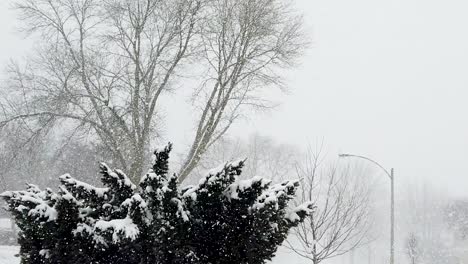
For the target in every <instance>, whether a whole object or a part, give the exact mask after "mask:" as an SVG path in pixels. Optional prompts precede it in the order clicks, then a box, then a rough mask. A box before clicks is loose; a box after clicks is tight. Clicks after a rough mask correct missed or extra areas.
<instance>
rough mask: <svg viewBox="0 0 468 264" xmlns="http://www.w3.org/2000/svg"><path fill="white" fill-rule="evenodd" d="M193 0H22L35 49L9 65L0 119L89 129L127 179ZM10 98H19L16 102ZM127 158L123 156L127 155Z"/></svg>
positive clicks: (179, 48)
mask: <svg viewBox="0 0 468 264" xmlns="http://www.w3.org/2000/svg"><path fill="white" fill-rule="evenodd" d="M200 7H201V2H200V1H199V0H177V1H149V0H148V1H145V0H136V1H128V0H109V1H97V0H57V1H48V0H23V1H19V2H18V3H17V5H16V8H17V9H18V10H19V11H20V12H21V15H22V19H23V20H24V21H26V22H27V24H26V26H25V29H26V30H28V31H29V32H31V33H39V36H40V37H39V39H40V40H41V41H42V43H41V44H42V45H41V48H39V49H38V51H37V53H36V55H35V56H34V58H33V59H32V60H30V61H29V65H28V67H27V68H26V69H25V70H21V69H20V68H19V67H16V66H12V67H10V70H11V71H10V72H11V76H12V78H11V83H10V86H9V90H10V92H11V94H13V93H16V94H17V95H19V96H16V97H15V99H16V100H15V101H12V100H5V102H4V106H5V107H4V108H3V109H7V111H8V113H7V116H8V117H7V118H6V120H5V121H4V122H3V123H4V124H5V123H8V122H11V121H15V120H16V121H23V120H27V121H34V122H35V125H36V126H37V129H38V130H41V129H42V128H43V127H50V126H53V125H54V124H56V123H60V124H63V120H67V121H69V124H70V125H73V126H75V129H77V130H81V131H90V132H91V133H93V134H94V136H95V137H96V138H97V139H98V140H99V141H100V142H102V143H103V144H104V145H105V146H106V147H107V150H108V152H109V155H112V156H113V157H114V159H115V160H116V161H117V162H118V164H119V166H121V167H122V168H123V169H125V170H126V171H128V172H129V173H130V175H131V177H132V178H135V177H139V176H140V175H141V172H142V164H143V159H144V155H145V154H146V152H147V150H146V149H145V147H146V146H147V145H148V143H149V139H150V135H151V134H152V132H154V129H155V123H154V119H155V114H156V105H157V102H158V99H159V98H160V95H161V93H162V92H164V91H166V90H168V89H169V83H170V81H171V78H172V77H173V75H174V72H175V71H176V69H177V68H178V67H180V65H181V63H182V62H183V61H184V59H186V57H187V56H188V55H187V53H188V52H189V51H190V48H191V46H190V45H189V44H190V43H191V42H190V41H191V40H192V38H193V37H194V35H195V31H194V28H195V22H196V20H197V19H198V14H199V10H200ZM17 98H21V101H19V100H18V99H17ZM128 160H129V161H128Z"/></svg>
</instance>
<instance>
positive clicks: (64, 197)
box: [2, 144, 313, 264]
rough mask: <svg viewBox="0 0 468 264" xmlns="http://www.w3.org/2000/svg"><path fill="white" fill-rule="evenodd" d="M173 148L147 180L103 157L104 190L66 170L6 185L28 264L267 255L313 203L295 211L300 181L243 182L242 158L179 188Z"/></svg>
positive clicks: (158, 154)
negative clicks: (51, 177) (50, 182)
mask: <svg viewBox="0 0 468 264" xmlns="http://www.w3.org/2000/svg"><path fill="white" fill-rule="evenodd" d="M170 151H171V144H168V145H167V146H166V147H164V148H159V149H158V150H157V151H155V160H154V164H153V167H152V168H151V169H150V170H149V172H148V173H147V174H146V175H144V176H143V177H142V178H141V181H140V183H139V187H137V186H136V185H134V184H133V183H132V182H131V181H130V180H129V178H128V177H127V176H126V175H125V174H124V173H123V172H122V171H120V170H111V169H110V168H109V167H108V166H107V165H106V164H104V163H103V164H101V167H100V169H101V174H102V182H103V184H104V186H105V187H104V188H98V187H95V186H92V185H90V184H87V183H84V182H81V181H79V180H76V179H75V178H73V177H71V176H70V175H68V174H67V175H63V176H61V177H60V181H61V183H62V185H61V186H60V190H59V191H58V192H57V193H55V192H53V191H52V190H50V189H46V190H40V189H39V188H38V187H37V186H35V185H28V188H27V189H26V190H25V191H14V192H11V191H8V192H4V193H3V194H2V197H3V198H4V199H5V200H6V201H7V202H8V205H9V209H10V211H11V212H12V213H13V215H14V216H15V218H16V222H17V224H18V226H19V228H20V230H21V232H20V236H19V243H20V245H21V252H20V253H21V254H20V255H21V258H22V261H23V262H22V263H213V264H215V263H223V264H224V263H235V264H239V263H264V262H265V261H266V260H269V259H271V258H272V257H273V256H274V254H275V251H276V250H277V247H278V246H279V245H280V244H281V243H282V242H283V241H284V239H285V238H286V235H287V233H288V231H289V229H290V228H291V227H293V226H296V225H297V224H298V223H299V222H300V221H302V220H303V219H304V218H305V217H306V216H307V215H309V214H310V213H311V211H312V209H313V206H312V204H311V203H307V204H304V205H301V206H299V207H296V208H292V209H288V201H290V200H291V199H292V198H293V197H294V194H295V191H296V189H297V187H298V186H299V182H298V181H284V182H282V183H279V184H272V183H271V181H269V180H266V179H264V178H261V177H254V178H252V179H250V180H238V177H239V175H240V174H241V171H242V167H243V165H244V162H243V161H238V162H231V163H226V164H225V165H224V166H222V167H220V168H219V169H217V170H214V171H212V172H210V173H209V174H208V175H207V176H206V177H205V178H203V179H201V180H200V182H199V183H198V184H197V185H195V186H188V187H185V188H183V189H180V188H179V186H178V181H177V176H176V175H169V174H168V170H169V168H168V159H169V153H170Z"/></svg>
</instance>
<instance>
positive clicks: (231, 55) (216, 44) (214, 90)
mask: <svg viewBox="0 0 468 264" xmlns="http://www.w3.org/2000/svg"><path fill="white" fill-rule="evenodd" d="M208 6H209V8H208V12H209V13H210V14H211V16H210V19H208V20H206V21H204V24H203V27H202V28H203V29H202V34H201V37H202V43H203V48H204V52H203V58H204V60H205V61H206V62H207V64H208V69H207V73H206V75H207V76H208V78H207V79H206V80H205V81H204V82H203V85H202V86H201V88H200V89H198V90H197V91H196V93H195V98H197V99H200V98H201V99H202V100H201V104H199V109H200V119H199V120H198V124H197V128H196V133H195V138H194V140H193V143H192V145H191V147H190V150H189V154H188V156H187V157H186V160H185V162H184V164H183V166H182V168H181V170H180V178H181V179H182V180H183V179H185V178H186V177H187V176H188V174H189V173H190V172H191V171H192V170H193V169H194V168H195V167H196V165H197V164H198V162H199V161H200V159H201V157H202V155H203V154H205V152H206V151H207V150H208V149H209V148H210V146H211V145H213V144H214V143H215V142H216V141H217V140H218V139H219V138H221V137H222V136H223V135H224V134H225V133H226V131H228V129H229V128H230V126H231V125H232V123H233V122H234V121H235V120H236V119H238V118H239V117H240V116H241V115H242V112H241V110H242V108H243V107H245V106H253V107H259V108H265V107H269V104H268V102H267V101H266V100H265V98H264V97H260V96H259V94H260V92H261V91H260V90H261V88H268V87H271V86H272V85H273V86H281V84H282V83H281V77H280V75H278V74H277V72H276V70H278V69H279V68H281V67H284V66H289V65H291V64H292V63H293V62H294V60H295V59H296V58H298V56H299V55H300V54H302V52H303V50H304V48H305V46H306V43H305V42H304V38H303V37H304V36H303V34H302V32H301V27H302V21H301V18H300V17H298V16H295V15H294V14H292V13H291V11H290V10H291V9H290V7H289V6H288V5H287V4H285V3H284V2H282V1H277V0H255V1H252V0H215V1H213V2H211V3H210V4H209V5H208Z"/></svg>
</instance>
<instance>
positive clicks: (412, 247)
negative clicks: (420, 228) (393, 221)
mask: <svg viewBox="0 0 468 264" xmlns="http://www.w3.org/2000/svg"><path fill="white" fill-rule="evenodd" d="M405 250H406V255H407V256H408V259H409V261H410V264H418V263H419V260H420V258H421V250H420V248H419V242H418V238H417V237H416V235H415V234H414V233H410V234H409V235H408V238H407V239H406V245H405Z"/></svg>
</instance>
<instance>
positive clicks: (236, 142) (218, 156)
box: [194, 133, 301, 181]
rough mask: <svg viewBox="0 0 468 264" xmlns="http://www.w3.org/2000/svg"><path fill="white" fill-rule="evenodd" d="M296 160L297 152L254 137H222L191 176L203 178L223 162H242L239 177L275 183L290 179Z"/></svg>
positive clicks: (265, 139) (285, 146) (256, 136)
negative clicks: (257, 177)
mask: <svg viewBox="0 0 468 264" xmlns="http://www.w3.org/2000/svg"><path fill="white" fill-rule="evenodd" d="M300 156H301V150H300V148H298V147H296V146H293V145H289V144H284V143H281V142H278V141H276V140H274V139H272V138H270V137H267V136H263V135H261V134H258V133H255V134H252V135H250V136H249V137H247V138H233V137H225V138H223V139H221V140H219V141H218V142H216V143H215V144H213V146H212V147H211V148H210V149H209V150H208V151H207V153H206V154H205V155H204V157H203V159H201V161H200V164H199V166H197V168H196V169H195V171H194V175H203V173H205V172H206V170H209V169H212V168H213V167H216V166H219V164H221V163H223V162H226V160H235V159H239V158H246V161H245V164H246V166H245V168H244V171H243V174H244V176H243V177H254V176H262V175H269V177H271V179H272V180H276V181H279V180H283V179H290V178H291V177H293V176H294V174H295V167H296V163H297V160H298V159H299V158H300Z"/></svg>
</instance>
